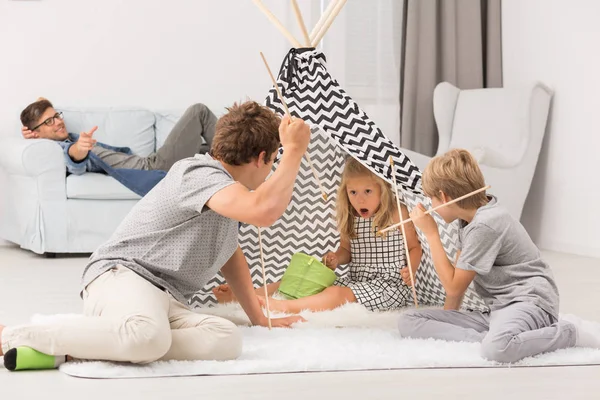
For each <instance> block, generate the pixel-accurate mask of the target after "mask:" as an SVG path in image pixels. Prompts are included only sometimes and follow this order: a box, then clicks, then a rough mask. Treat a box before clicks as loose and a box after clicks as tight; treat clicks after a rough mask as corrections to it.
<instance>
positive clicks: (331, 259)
mask: <svg viewBox="0 0 600 400" xmlns="http://www.w3.org/2000/svg"><path fill="white" fill-rule="evenodd" d="M323 264H325V266H326V267H329V268H330V269H332V270H335V269H336V268H337V267H338V265H339V261H338V257H337V254H335V253H334V252H333V251H330V252H329V253H327V254H325V256H323Z"/></svg>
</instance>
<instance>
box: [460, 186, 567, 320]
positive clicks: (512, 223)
mask: <svg viewBox="0 0 600 400" xmlns="http://www.w3.org/2000/svg"><path fill="white" fill-rule="evenodd" d="M459 225H460V230H459V241H460V247H461V254H460V257H459V259H458V262H457V265H456V267H457V268H460V269H463V270H467V271H475V272H476V273H477V275H476V276H475V279H474V280H473V282H474V286H475V291H476V292H477V293H478V294H479V295H480V296H481V297H482V298H483V300H484V301H485V302H486V304H487V305H488V306H489V307H490V310H491V311H494V310H498V309H501V308H503V307H506V306H507V305H509V304H511V303H514V302H518V301H523V302H528V303H533V304H535V305H537V306H538V307H540V308H541V309H543V310H544V311H546V312H547V313H549V314H550V315H552V316H553V317H554V318H558V303H559V296H558V288H557V287H556V283H555V281H554V276H553V274H552V271H551V270H550V267H549V265H548V264H547V263H546V262H545V261H544V260H542V258H541V255H540V251H539V249H538V248H537V246H536V245H535V244H534V243H533V241H532V240H531V238H530V237H529V235H528V234H527V231H525V228H524V227H523V225H521V223H520V222H519V221H517V220H515V219H514V218H513V217H512V216H511V215H510V214H509V213H508V211H507V210H506V209H504V208H503V207H501V206H499V205H498V202H497V199H496V198H495V197H493V196H492V198H491V200H490V202H489V203H488V204H486V205H485V206H483V207H480V208H479V209H478V210H477V213H476V214H475V217H474V218H473V220H472V221H471V222H470V223H468V224H467V223H466V222H465V221H463V220H460V222H459Z"/></svg>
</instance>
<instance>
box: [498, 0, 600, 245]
mask: <svg viewBox="0 0 600 400" xmlns="http://www.w3.org/2000/svg"><path fill="white" fill-rule="evenodd" d="M598 16H600V2H598V1H597V0H572V1H566V0H527V1H523V0H504V1H503V3H502V30H503V34H502V40H503V43H502V45H503V52H502V53H503V67H504V85H505V86H512V85H517V84H522V83H526V82H530V81H532V80H541V81H542V82H544V83H546V84H547V85H549V86H550V87H552V88H553V89H554V90H555V97H554V99H553V106H552V110H551V116H550V121H549V123H550V126H549V130H548V132H547V137H546V140H545V142H544V146H543V149H542V154H541V158H540V161H539V165H538V169H537V171H536V175H535V178H534V184H533V187H532V190H531V192H530V195H529V198H528V200H527V204H526V206H525V210H524V217H523V223H524V224H525V226H526V228H527V229H528V230H529V232H530V233H531V235H532V237H533V238H534V240H535V241H536V243H538V245H539V246H540V247H542V248H546V249H554V250H559V251H565V252H572V253H578V254H583V255H591V256H597V257H600V230H599V228H600V211H599V209H598V205H597V204H598V200H599V199H600V177H599V173H600V123H599V121H600V119H599V116H600V51H599V44H600V23H599V22H598Z"/></svg>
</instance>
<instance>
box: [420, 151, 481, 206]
mask: <svg viewBox="0 0 600 400" xmlns="http://www.w3.org/2000/svg"><path fill="white" fill-rule="evenodd" d="M484 186H485V179H484V178H483V174H482V173H481V169H479V165H478V164H477V161H476V160H475V158H473V156H472V155H471V153H469V152H468V151H467V150H464V149H453V150H450V151H448V152H447V153H445V154H443V155H441V156H438V157H434V158H433V159H432V160H431V161H430V162H429V164H428V165H427V167H426V168H425V171H424V172H423V192H425V194H426V195H427V196H429V197H436V198H438V199H439V198H440V197H441V196H440V192H444V194H445V195H446V196H448V197H450V198H452V199H457V198H459V197H461V196H464V195H465V194H468V193H470V192H472V191H474V190H477V189H481V188H482V187H484ZM487 202H488V200H487V195H486V194H485V191H484V192H480V193H477V194H475V195H473V196H470V197H467V198H466V199H463V200H461V201H459V202H457V203H456V204H457V205H458V206H459V207H460V208H463V209H473V208H479V207H481V206H484V205H485V204H487Z"/></svg>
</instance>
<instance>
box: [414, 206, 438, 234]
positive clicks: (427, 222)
mask: <svg viewBox="0 0 600 400" xmlns="http://www.w3.org/2000/svg"><path fill="white" fill-rule="evenodd" d="M425 211H426V210H425V207H424V206H423V204H421V203H419V204H417V206H416V207H415V208H413V210H412V212H411V213H410V218H411V220H412V222H413V224H414V225H415V226H416V227H417V228H419V229H420V230H421V231H422V232H423V234H425V236H430V235H433V234H437V233H438V227H437V224H436V223H435V220H434V219H433V217H432V216H431V214H425Z"/></svg>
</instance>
